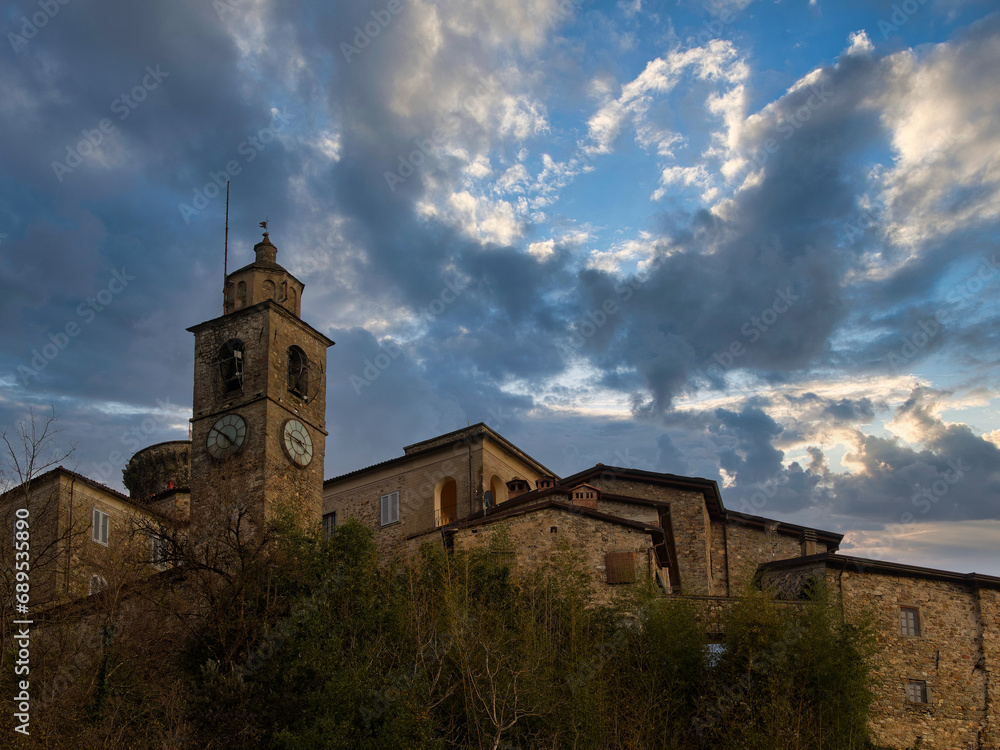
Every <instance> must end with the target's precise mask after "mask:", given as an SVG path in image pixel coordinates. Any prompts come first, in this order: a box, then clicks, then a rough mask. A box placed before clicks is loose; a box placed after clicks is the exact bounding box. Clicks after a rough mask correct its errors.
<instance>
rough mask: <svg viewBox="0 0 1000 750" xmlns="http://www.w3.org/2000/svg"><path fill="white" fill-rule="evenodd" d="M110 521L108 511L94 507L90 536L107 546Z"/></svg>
mask: <svg viewBox="0 0 1000 750" xmlns="http://www.w3.org/2000/svg"><path fill="white" fill-rule="evenodd" d="M108 521H109V516H108V514H107V513H105V512H103V511H101V510H98V509H97V508H94V519H93V523H92V525H91V530H90V538H91V539H92V540H93V541H95V542H97V543H98V544H103V545H105V546H107V544H108Z"/></svg>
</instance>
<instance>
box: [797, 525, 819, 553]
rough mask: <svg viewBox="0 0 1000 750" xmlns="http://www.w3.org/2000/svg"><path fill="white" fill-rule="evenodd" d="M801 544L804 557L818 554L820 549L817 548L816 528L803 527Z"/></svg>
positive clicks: (800, 535) (800, 536)
mask: <svg viewBox="0 0 1000 750" xmlns="http://www.w3.org/2000/svg"><path fill="white" fill-rule="evenodd" d="M799 546H800V547H801V549H802V557H809V555H816V554H818V553H819V550H818V549H817V548H816V531H815V530H814V529H803V530H802V533H801V534H799Z"/></svg>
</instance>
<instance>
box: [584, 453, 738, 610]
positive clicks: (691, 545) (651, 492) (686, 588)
mask: <svg viewBox="0 0 1000 750" xmlns="http://www.w3.org/2000/svg"><path fill="white" fill-rule="evenodd" d="M588 484H592V485H594V486H595V487H597V488H599V489H600V490H601V491H603V492H609V493H611V494H614V495H628V496H631V497H640V498H643V499H646V500H658V501H660V502H667V503H669V504H670V520H671V524H672V526H673V534H674V541H675V544H676V549H677V567H678V570H679V572H680V579H681V593H683V594H691V595H706V596H707V595H709V594H711V593H713V592H715V591H716V590H717V589H718V587H717V586H716V585H715V583H714V580H713V576H712V566H711V562H710V561H711V552H710V549H709V523H710V521H709V515H708V508H707V506H706V505H705V497H704V496H703V495H702V494H701V493H700V492H694V491H690V490H681V489H677V488H674V487H665V486H664V485H662V484H659V483H654V482H645V481H641V480H638V479H632V478H627V477H622V476H618V475H617V474H615V473H614V472H613V471H612V470H610V469H609V470H608V471H606V472H604V473H602V474H600V475H599V476H595V477H593V478H590V479H588Z"/></svg>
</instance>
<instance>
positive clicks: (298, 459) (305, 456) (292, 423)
mask: <svg viewBox="0 0 1000 750" xmlns="http://www.w3.org/2000/svg"><path fill="white" fill-rule="evenodd" d="M282 445H284V447H285V454H286V455H287V456H288V458H289V459H290V460H291V461H292V463H294V464H296V465H297V466H302V467H305V466H308V465H309V462H310V461H312V458H313V441H312V438H311V437H309V430H307V429H306V426H305V425H304V424H302V423H301V422H300V421H299V420H297V419H289V420H288V421H287V422H285V429H284V433H283V439H282Z"/></svg>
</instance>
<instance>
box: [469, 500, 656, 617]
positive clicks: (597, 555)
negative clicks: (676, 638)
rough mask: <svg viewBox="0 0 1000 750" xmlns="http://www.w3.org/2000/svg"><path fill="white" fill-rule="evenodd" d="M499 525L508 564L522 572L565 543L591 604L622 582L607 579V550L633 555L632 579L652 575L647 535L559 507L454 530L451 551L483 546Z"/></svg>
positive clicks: (549, 558)
mask: <svg viewBox="0 0 1000 750" xmlns="http://www.w3.org/2000/svg"><path fill="white" fill-rule="evenodd" d="M501 525H502V527H503V528H505V529H506V530H507V534H508V537H509V540H510V542H511V545H512V547H513V549H514V565H515V566H516V567H518V568H521V569H523V570H535V569H538V568H542V567H544V566H545V565H547V564H549V563H551V562H554V561H555V560H556V559H557V558H558V556H559V554H560V548H561V545H563V544H567V543H568V545H569V547H570V549H571V550H572V554H573V555H574V556H575V557H577V558H578V559H579V560H580V562H581V564H582V565H583V568H584V570H585V571H586V573H587V575H588V577H589V578H590V580H591V586H592V593H593V597H594V601H595V602H605V601H608V600H609V599H610V598H611V597H612V596H613V595H614V593H615V591H616V590H618V589H620V588H621V586H622V584H616V585H609V584H608V583H607V568H606V566H605V555H606V553H608V552H633V553H635V563H636V580H641V579H642V578H643V577H649V576H651V575H652V572H651V570H650V562H649V551H650V550H651V549H652V545H651V540H650V536H649V534H647V533H645V532H643V531H640V530H639V529H633V528H629V527H625V526H621V525H619V524H616V523H611V522H609V521H603V520H601V519H596V518H591V517H588V516H585V515H582V514H579V513H574V512H572V511H569V510H564V509H562V508H551V507H550V508H543V509H541V510H537V511H533V512H530V513H525V514H523V515H518V516H514V517H512V518H506V519H503V520H498V521H496V522H494V523H489V524H480V525H478V526H475V527H472V528H465V529H459V530H457V531H456V533H455V537H454V543H455V549H471V548H475V547H483V546H485V545H486V544H487V542H488V540H489V538H490V535H491V534H492V533H494V531H495V529H496V528H498V527H500V526H501ZM553 529H555V531H553Z"/></svg>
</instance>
